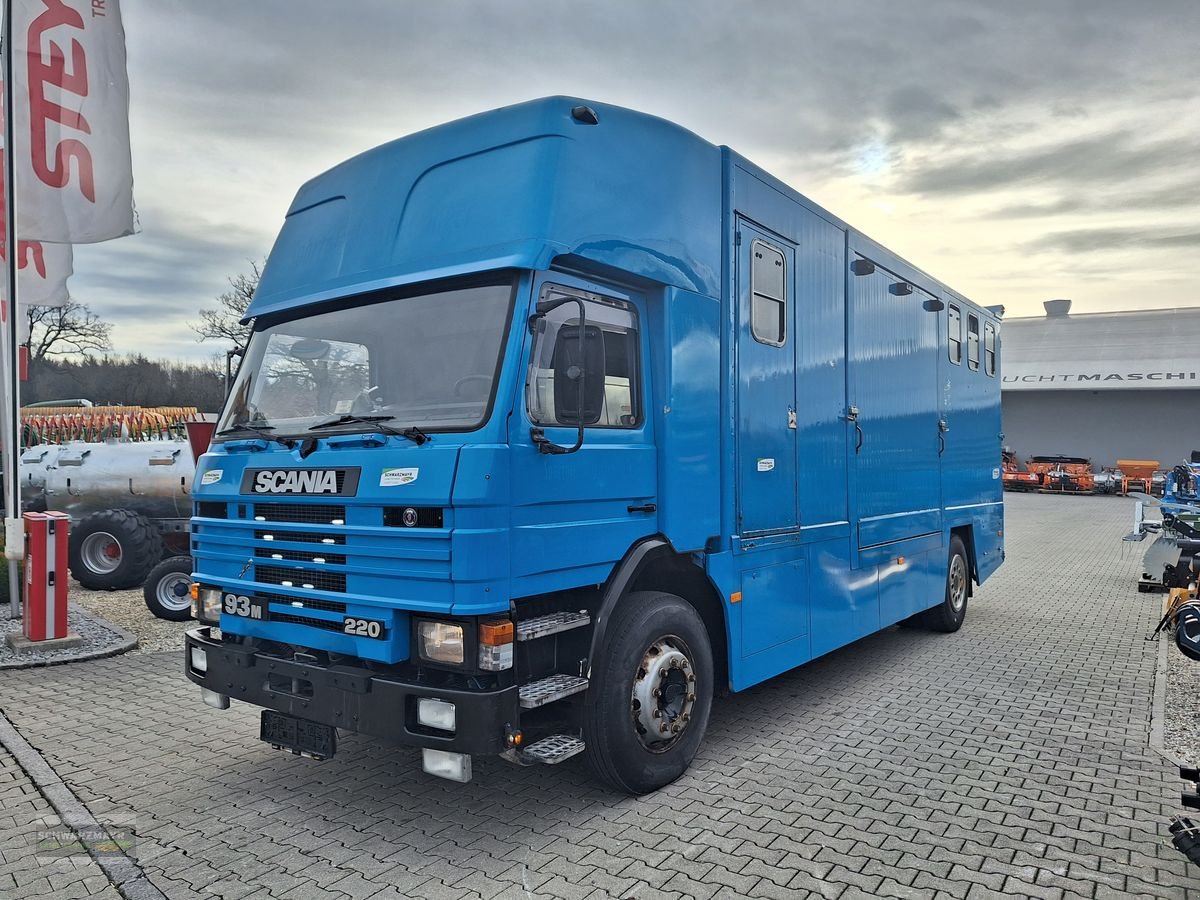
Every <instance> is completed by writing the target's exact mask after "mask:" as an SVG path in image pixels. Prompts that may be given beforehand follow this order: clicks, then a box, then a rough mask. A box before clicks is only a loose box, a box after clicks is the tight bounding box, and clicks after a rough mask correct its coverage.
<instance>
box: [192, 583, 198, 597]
mask: <svg viewBox="0 0 1200 900" xmlns="http://www.w3.org/2000/svg"><path fill="white" fill-rule="evenodd" d="M192 599H193V600H199V599H200V582H198V581H193V582H192Z"/></svg>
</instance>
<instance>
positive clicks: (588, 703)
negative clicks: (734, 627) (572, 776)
mask: <svg viewBox="0 0 1200 900" xmlns="http://www.w3.org/2000/svg"><path fill="white" fill-rule="evenodd" d="M712 697H713V659H712V648H711V645H710V642H709V638H708V631H707V630H706V629H705V627H704V622H703V621H702V620H701V618H700V616H699V614H697V612H696V610H695V609H694V608H693V607H692V606H691V605H690V604H689V603H687V602H686V601H685V600H683V599H681V598H679V597H676V596H675V595H674V594H666V593H661V592H658V591H643V592H637V593H633V594H630V595H629V596H627V597H625V598H623V599H622V601H621V603H620V604H619V605H618V607H617V609H616V611H615V612H614V614H613V618H612V620H611V621H610V622H609V625H608V630H607V632H606V634H605V636H604V641H603V644H602V646H601V647H600V648H599V650H598V651H597V658H596V659H595V660H593V662H592V683H591V686H590V687H589V689H588V692H587V696H586V700H585V705H584V721H583V739H584V744H585V750H584V753H585V755H586V757H587V760H588V763H589V764H590V765H591V767H592V769H593V771H594V772H595V773H596V774H597V775H598V776H599V777H600V778H601V779H603V780H604V781H606V782H607V783H608V784H610V785H612V787H614V788H616V789H617V790H618V791H622V792H624V793H626V794H633V795H640V794H648V793H650V792H651V791H656V790H658V789H659V788H660V787H663V786H664V785H668V784H670V783H671V782H672V781H674V780H675V779H676V778H678V777H679V776H680V775H682V774H683V773H684V772H685V771H687V768H688V766H689V765H691V762H692V759H694V758H695V756H696V751H697V750H698V749H699V747H700V742H701V741H702V740H703V739H704V731H705V729H706V728H707V727H708V716H709V712H710V711H711V709H712Z"/></svg>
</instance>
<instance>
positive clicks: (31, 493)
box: [21, 440, 196, 521]
mask: <svg viewBox="0 0 1200 900" xmlns="http://www.w3.org/2000/svg"><path fill="white" fill-rule="evenodd" d="M195 473H196V464H195V461H194V460H193V459H192V452H191V449H190V448H189V446H188V442H187V441H186V440H157V441H138V442H118V441H112V442H109V443H102V444H101V443H96V444H93V443H84V442H82V441H75V442H72V443H69V444H38V445H36V446H33V447H30V448H28V449H27V450H25V452H24V453H22V454H21V480H22V483H23V488H22V493H21V501H22V502H21V505H22V507H23V508H24V509H26V510H46V509H54V510H58V511H60V512H65V513H66V514H67V515H69V516H70V517H71V519H72V520H74V521H78V520H79V519H81V518H83V517H84V516H86V515H88V514H89V513H93V512H98V511H100V510H103V509H131V510H134V511H136V512H139V513H141V514H142V515H144V516H147V517H148V518H151V519H185V518H187V517H189V516H190V515H191V514H192V513H191V504H192V498H191V490H192V477H193V476H194V475H195Z"/></svg>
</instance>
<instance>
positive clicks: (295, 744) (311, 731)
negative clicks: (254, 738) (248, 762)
mask: <svg viewBox="0 0 1200 900" xmlns="http://www.w3.org/2000/svg"><path fill="white" fill-rule="evenodd" d="M258 736H259V737H260V738H261V739H262V740H264V741H266V742H267V743H268V744H270V745H271V746H272V747H276V748H277V749H280V750H287V751H288V752H289V753H296V754H299V755H300V756H307V757H309V758H311V759H329V758H330V757H331V756H333V755H334V754H335V753H337V729H336V728H334V727H333V726H332V725H326V724H325V723H324V722H310V721H309V720H308V719H298V718H296V717H295V716H289V715H285V714H284V713H280V712H275V711H274V710H272V709H264V710H263V711H262V718H261V720H260V723H259V735H258Z"/></svg>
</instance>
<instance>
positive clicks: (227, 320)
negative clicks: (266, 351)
mask: <svg viewBox="0 0 1200 900" xmlns="http://www.w3.org/2000/svg"><path fill="white" fill-rule="evenodd" d="M261 274H262V270H261V268H260V267H259V265H258V263H256V262H254V261H251V263H250V274H249V275H241V274H239V275H235V276H234V277H233V278H230V279H229V287H230V289H229V290H228V291H226V292H225V293H223V294H221V295H220V296H219V297H217V307H216V309H202V310H200V321H199V322H198V323H196V324H192V323H191V322H189V323H188V327H189V328H190V329H192V331H194V332H196V334H198V335H199V340H201V341H205V340H208V339H209V338H214V339H216V340H221V341H231V342H232V343H233V344H234V345H235V346H237V347H245V346H246V342H247V341H248V340H250V327H251V326H250V325H249V324H246V325H243V324H242V317H243V316H245V315H246V310H247V309H248V308H249V307H250V301H251V299H253V297H254V291H255V290H256V289H257V288H258V279H259V276H260V275H261Z"/></svg>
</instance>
